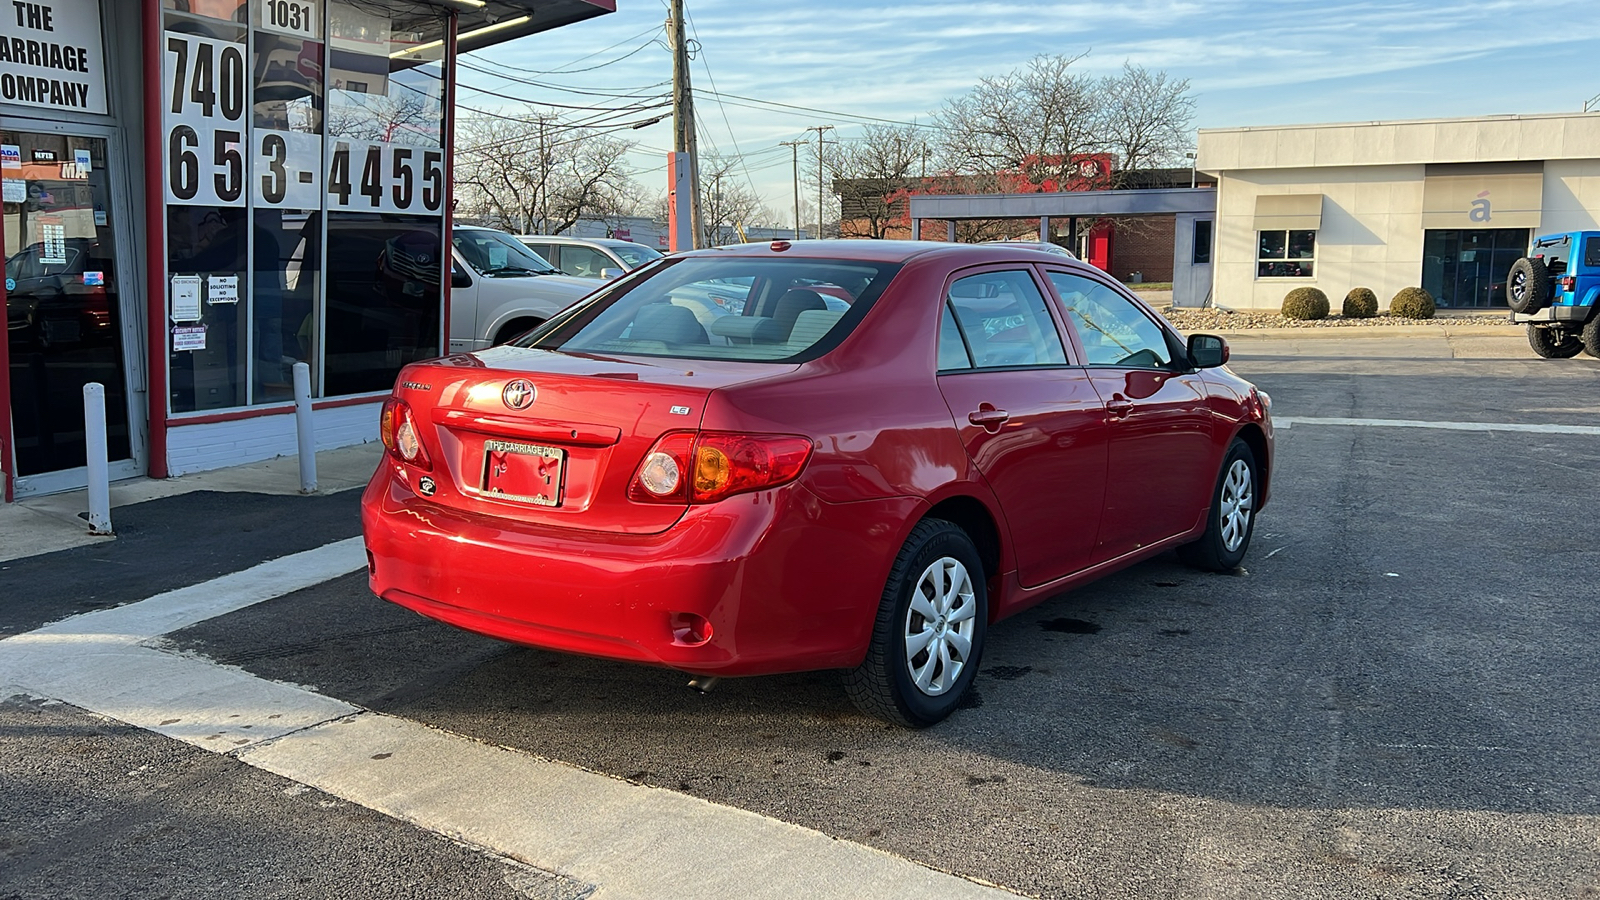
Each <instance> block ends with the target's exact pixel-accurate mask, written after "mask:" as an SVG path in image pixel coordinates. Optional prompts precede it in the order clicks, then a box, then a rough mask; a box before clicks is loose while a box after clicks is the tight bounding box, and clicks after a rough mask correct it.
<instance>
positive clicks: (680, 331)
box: [513, 248, 900, 362]
mask: <svg viewBox="0 0 1600 900" xmlns="http://www.w3.org/2000/svg"><path fill="white" fill-rule="evenodd" d="M564 250H565V248H563V251H564ZM899 270H900V267H899V266H898V265H894V264H888V263H867V262H854V261H850V260H835V259H792V260H790V259H785V260H773V259H767V258H759V257H757V258H749V257H731V258H721V259H710V258H696V259H682V260H673V261H671V262H670V263H669V264H667V265H664V266H658V267H656V268H654V269H653V270H652V271H651V272H650V274H649V275H647V276H645V277H643V278H634V279H625V280H624V281H621V282H617V283H615V286H614V287H611V288H608V289H604V290H601V291H600V292H599V293H597V294H594V295H593V296H592V297H591V299H590V300H588V301H586V302H582V303H579V304H578V305H577V306H574V307H572V308H571V309H570V310H569V311H567V312H566V313H563V314H561V315H558V316H556V317H555V318H553V319H551V320H550V321H549V322H548V323H547V324H546V325H545V326H544V327H542V328H539V329H536V330H535V331H533V332H531V333H530V334H528V335H527V336H526V337H524V338H521V339H519V340H517V341H515V342H513V343H514V344H515V345H516V346H519V347H531V348H535V349H541V350H562V351H566V352H569V353H603V354H623V355H628V356H659V357H669V358H674V359H728V360H737V361H743V362H805V361H807V360H810V359H815V358H816V357H818V356H821V355H822V354H823V353H826V352H827V351H828V350H831V349H832V348H833V347H834V346H836V345H837V344H838V343H839V342H840V341H841V340H843V339H844V337H845V336H846V335H848V334H849V333H850V331H851V330H853V329H854V328H855V327H856V325H857V324H858V323H859V322H860V321H861V319H862V318H863V317H864V316H865V315H866V313H867V311H868V310H869V309H870V308H871V307H872V304H873V302H874V301H875V300H876V299H877V298H878V296H879V295H881V294H882V293H883V290H884V288H885V287H887V286H888V284H889V281H890V280H891V279H892V278H893V277H894V275H895V273H896V272H898V271H899ZM843 296H848V297H850V298H851V301H850V302H843V301H842V300H841V297H843Z"/></svg>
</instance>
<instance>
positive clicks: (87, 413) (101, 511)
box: [83, 381, 113, 534]
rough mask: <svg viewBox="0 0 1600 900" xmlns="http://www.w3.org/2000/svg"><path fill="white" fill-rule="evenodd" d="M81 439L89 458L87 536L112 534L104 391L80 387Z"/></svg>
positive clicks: (94, 386)
mask: <svg viewBox="0 0 1600 900" xmlns="http://www.w3.org/2000/svg"><path fill="white" fill-rule="evenodd" d="M83 437H84V444H85V445H86V449H87V451H88V454H89V458H88V463H89V533H90V534H112V533H113V532H112V530H111V463H110V461H109V460H108V459H107V458H106V457H107V455H108V454H107V451H106V388H105V385H103V384H99V383H98V382H94V381H91V382H89V383H88V384H86V385H84V386H83Z"/></svg>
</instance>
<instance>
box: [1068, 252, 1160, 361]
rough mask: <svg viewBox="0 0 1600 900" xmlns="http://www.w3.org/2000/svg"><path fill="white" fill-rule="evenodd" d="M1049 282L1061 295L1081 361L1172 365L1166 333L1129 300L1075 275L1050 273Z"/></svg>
mask: <svg viewBox="0 0 1600 900" xmlns="http://www.w3.org/2000/svg"><path fill="white" fill-rule="evenodd" d="M1050 283H1051V284H1053V285H1055V288H1056V292H1057V293H1059V294H1060V295H1061V305H1062V306H1063V307H1064V308H1065V309H1066V311H1067V319H1068V320H1069V321H1071V322H1072V327H1073V328H1074V329H1076V330H1077V332H1078V340H1080V341H1082V342H1083V354H1084V362H1086V363H1088V364H1089V365H1091V366H1131V367H1139V368H1156V367H1161V366H1167V365H1170V364H1171V363H1172V348H1171V346H1169V345H1168V343H1167V333H1166V332H1165V331H1164V330H1162V328H1161V326H1159V325H1157V324H1156V323H1155V322H1153V321H1151V319H1150V317H1149V316H1147V315H1145V314H1144V312H1143V311H1141V310H1140V309H1139V308H1138V307H1137V306H1135V305H1134V304H1133V301H1131V300H1129V299H1128V298H1126V297H1124V296H1122V295H1121V294H1119V293H1117V292H1116V291H1114V290H1112V289H1111V288H1109V287H1106V286H1105V285H1103V284H1101V283H1099V282H1098V281H1094V280H1092V279H1089V278H1084V277H1082V276H1079V275H1069V274H1067V273H1065V272H1051V273H1050Z"/></svg>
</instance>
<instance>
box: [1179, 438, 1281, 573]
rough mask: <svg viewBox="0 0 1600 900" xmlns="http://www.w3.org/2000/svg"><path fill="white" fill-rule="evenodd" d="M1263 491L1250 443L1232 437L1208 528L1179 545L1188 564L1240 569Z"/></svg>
mask: <svg viewBox="0 0 1600 900" xmlns="http://www.w3.org/2000/svg"><path fill="white" fill-rule="evenodd" d="M1260 493H1261V473H1260V471H1259V470H1257V468H1256V455H1255V453H1254V452H1252V451H1251V449H1250V445H1249V444H1246V443H1245V442H1244V441H1242V440H1240V439H1239V438H1234V439H1233V444H1232V446H1230V447H1229V448H1228V454H1227V455H1226V456H1224V457H1223V458H1222V471H1221V472H1220V473H1219V474H1218V475H1217V487H1216V490H1215V491H1213V492H1212V494H1211V507H1210V508H1209V509H1208V510H1207V511H1206V530H1205V533H1204V534H1202V535H1201V536H1200V539H1199V540H1197V541H1195V542H1193V543H1190V544H1185V545H1183V546H1182V547H1179V548H1178V556H1179V558H1180V559H1182V560H1183V561H1184V562H1185V563H1187V564H1188V565H1191V566H1193V567H1195V568H1197V569H1205V570H1207V571H1211V572H1228V571H1231V570H1233V569H1236V568H1238V566H1239V563H1241V562H1243V561H1244V555H1245V553H1246V552H1247V551H1248V550H1249V549H1250V536H1251V535H1252V534H1254V533H1255V527H1256V500H1257V498H1258V497H1259V496H1260Z"/></svg>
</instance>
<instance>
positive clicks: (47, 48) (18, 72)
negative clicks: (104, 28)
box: [0, 0, 106, 113]
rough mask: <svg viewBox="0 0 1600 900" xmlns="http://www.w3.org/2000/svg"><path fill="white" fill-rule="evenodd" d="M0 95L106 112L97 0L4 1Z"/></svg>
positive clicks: (47, 105)
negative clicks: (4, 31)
mask: <svg viewBox="0 0 1600 900" xmlns="http://www.w3.org/2000/svg"><path fill="white" fill-rule="evenodd" d="M6 7H7V8H6V10H5V12H4V15H5V16H6V36H7V38H8V40H5V41H0V100H4V101H5V102H7V103H18V104H21V105H23V106H36V107H43V108H45V109H58V110H61V109H70V110H77V111H80V112H92V113H104V112H106V72H105V52H104V51H103V50H102V49H101V42H100V0H32V2H14V3H8V4H6Z"/></svg>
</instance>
